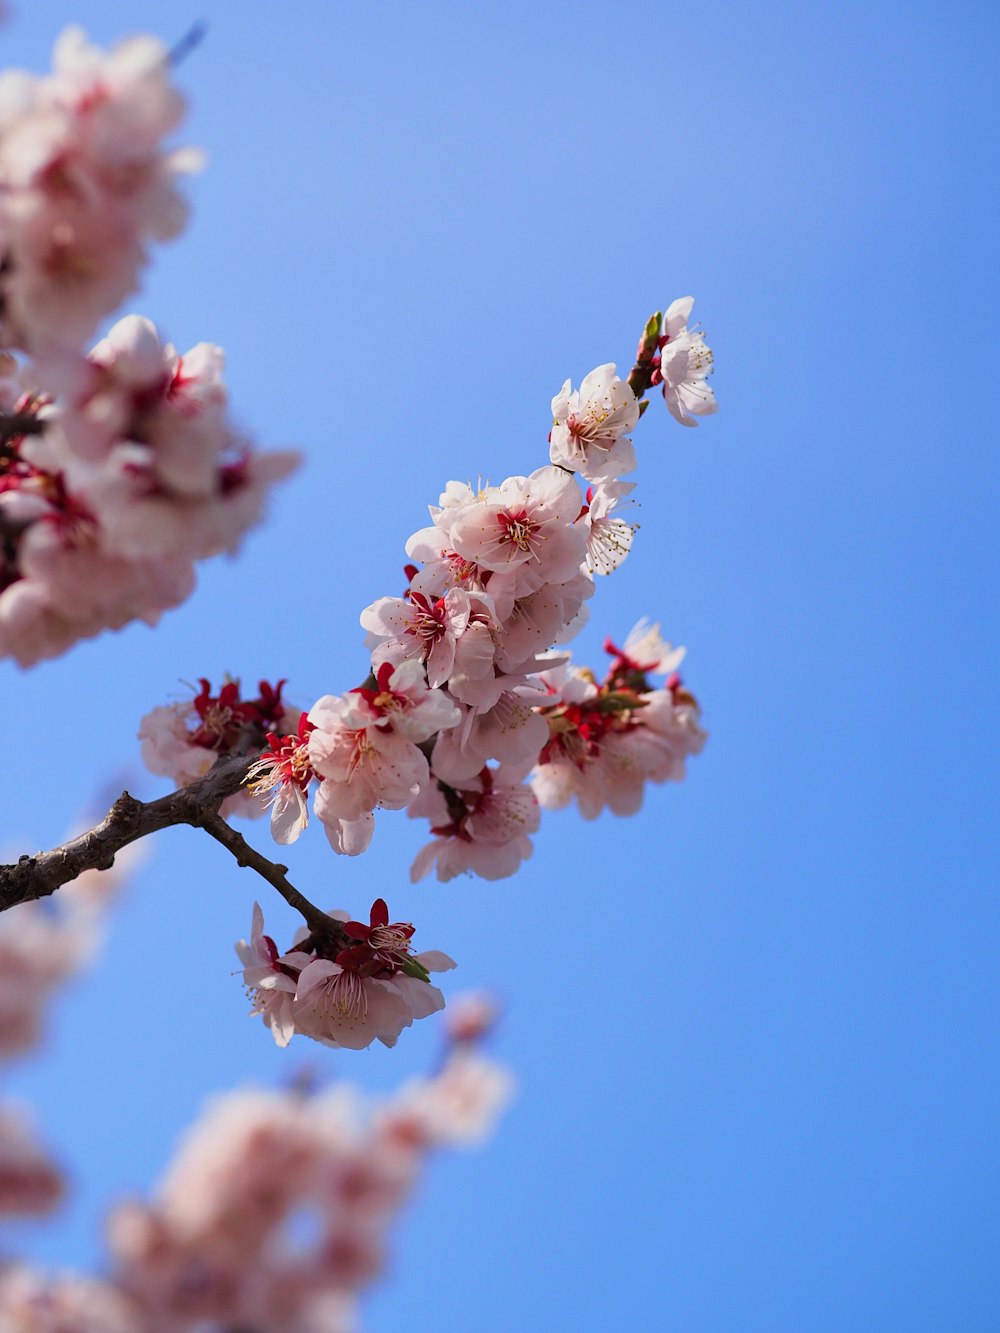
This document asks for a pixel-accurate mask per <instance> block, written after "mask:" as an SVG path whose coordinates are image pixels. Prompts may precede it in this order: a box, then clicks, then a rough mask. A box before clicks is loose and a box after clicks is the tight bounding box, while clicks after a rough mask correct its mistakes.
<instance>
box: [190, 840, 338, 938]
mask: <svg viewBox="0 0 1000 1333" xmlns="http://www.w3.org/2000/svg"><path fill="white" fill-rule="evenodd" d="M200 822H201V827H202V828H203V829H204V830H205V832H206V833H209V834H211V836H212V837H213V838H214V839H215V840H216V842H221V843H222V845H223V847H225V848H226V849H227V851H230V852H232V854H233V856H235V857H236V864H237V865H238V866H244V867H245V866H249V867H250V868H251V869H252V870H256V871H257V874H258V875H263V877H264V879H266V880H267V882H268V884H270V885H272V886H273V887H274V888H276V889H277V890H278V892H279V893H280V894H281V896H282V898H284V900H285V902H286V903H288V904H289V905H290V906H292V907H294V908H295V910H296V911H297V912H299V913H300V914H301V915H302V916H303V917H305V920H306V923H307V924H308V925H309V926H310V927H311V928H312V931H313V934H314V935H318V936H319V937H320V938H323V937H324V936H325V937H329V936H336V935H339V934H340V933H341V931H340V923H339V922H338V921H335V920H334V919H333V918H332V917H329V916H327V914H326V913H325V912H321V911H320V909H319V908H318V907H316V906H315V905H314V904H313V903H311V902H310V901H309V899H308V898H306V897H305V896H304V895H303V894H301V893H299V891H298V889H297V888H295V887H294V885H292V884H289V882H288V880H287V879H286V878H285V875H286V873H287V871H288V867H287V866H283V865H278V864H277V863H276V862H275V861H269V860H268V859H267V857H266V856H261V854H260V852H258V851H256V850H255V849H254V848H253V847H251V846H250V844H249V843H248V842H247V840H246V838H244V836H243V834H242V833H237V832H236V830H235V829H233V828H230V827H229V825H228V824H227V823H226V821H225V820H224V819H223V818H222V816H221V815H219V814H210V815H206V816H205V817H204V818H203V819H202V820H201V821H200Z"/></svg>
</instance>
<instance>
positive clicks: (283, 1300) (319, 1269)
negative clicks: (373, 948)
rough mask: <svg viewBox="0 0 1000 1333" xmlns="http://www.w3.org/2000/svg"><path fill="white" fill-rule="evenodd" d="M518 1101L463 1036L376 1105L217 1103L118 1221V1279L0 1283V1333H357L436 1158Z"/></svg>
mask: <svg viewBox="0 0 1000 1333" xmlns="http://www.w3.org/2000/svg"><path fill="white" fill-rule="evenodd" d="M480 1030H481V1028H477V1029H476V1030H475V1031H474V1032H473V1033H472V1036H473V1037H475V1036H478V1034H479V1031H480ZM510 1093H511V1083H510V1078H509V1076H508V1075H507V1073H506V1072H505V1071H504V1070H503V1069H502V1068H501V1067H500V1066H498V1065H496V1064H495V1063H494V1062H493V1061H491V1060H489V1059H487V1058H486V1057H485V1056H484V1055H482V1054H481V1053H480V1052H479V1051H478V1050H477V1049H476V1046H475V1044H474V1041H473V1040H470V1039H469V1037H468V1035H466V1034H462V1033H459V1032H456V1033H455V1035H454V1038H453V1041H452V1043H451V1046H450V1048H449V1052H448V1055H447V1058H446V1059H445V1060H444V1062H443V1064H442V1066H441V1068H440V1070H439V1071H438V1072H437V1073H436V1074H434V1075H432V1076H431V1077H428V1078H423V1079H419V1080H416V1081H414V1082H412V1083H410V1084H408V1085H406V1086H404V1087H403V1088H401V1089H400V1090H399V1091H398V1092H397V1093H396V1094H395V1095H393V1096H391V1097H389V1098H387V1099H385V1100H383V1101H381V1102H377V1103H366V1102H364V1101H363V1100H362V1099H361V1098H360V1097H359V1095H358V1094H357V1093H356V1091H355V1090H354V1089H353V1088H351V1087H350V1086H348V1085H344V1084H341V1085H338V1086H337V1087H335V1088H332V1089H330V1090H325V1091H318V1092H314V1093H309V1092H307V1091H305V1090H290V1091H264V1090H252V1089H248V1090H241V1091H236V1092H232V1093H229V1094H227V1095H225V1096H223V1097H219V1098H217V1099H216V1100H215V1101H213V1102H211V1103H210V1104H209V1106H208V1108H207V1109H206V1111H205V1113H204V1115H203V1117H202V1119H201V1120H200V1121H199V1122H198V1123H196V1124H195V1125H194V1126H193V1127H192V1128H191V1129H190V1130H189V1131H188V1134H187V1136H186V1138H185V1139H184V1141H183V1142H182V1144H181V1147H180V1150H179V1152H178V1154H177V1156H176V1157H175V1159H174V1161H173V1163H172V1164H171V1166H170V1167H169V1169H168V1171H167V1173H166V1175H165V1178H164V1179H163V1181H162V1184H161V1186H160V1189H159V1191H158V1193H157V1195H156V1197H155V1198H154V1199H153V1200H152V1201H151V1202H149V1203H143V1202H139V1201H129V1202H125V1203H122V1204H119V1205H118V1207H117V1208H116V1209H115V1210H114V1211H113V1213H112V1215H111V1218H110V1221H109V1225H108V1241H109V1247H110V1250H111V1255H112V1272H111V1276H110V1278H109V1279H108V1280H106V1281H103V1282H96V1281H93V1280H89V1279H84V1278H80V1277H75V1276H65V1275H64V1276H61V1277H59V1278H48V1277H46V1276H45V1275H43V1274H41V1273H39V1272H36V1271H35V1270H32V1269H30V1268H28V1267H27V1266H24V1265H15V1266H13V1267H11V1268H9V1269H7V1270H6V1271H5V1272H4V1273H3V1274H2V1275H0V1327H3V1328H12V1329H15V1328H16V1329H21V1328H24V1329H27V1330H31V1331H32V1333H62V1330H68V1329H81V1330H82V1329H93V1330H98V1329H99V1330H101V1333H209V1331H210V1330H214V1331H215V1333H222V1331H223V1330H227V1329H236V1328H253V1329H255V1330H258V1333H352V1331H353V1330H356V1329H357V1327H358V1325H357V1316H356V1310H357V1298H358V1296H359V1294H360V1293H361V1292H363V1291H364V1289H365V1288H367V1287H368V1286H369V1285H370V1284H371V1283H372V1281H373V1280H374V1279H375V1278H376V1277H377V1276H378V1275H379V1273H380V1272H381V1271H382V1269H383V1267H384V1264H385V1255H386V1243H387V1237H388V1233H389V1230H390V1228H391V1226H392V1224H393V1222H394V1220H395V1218H396V1216H397V1215H398V1213H399V1211H400V1209H401V1208H402V1207H403V1206H404V1205H405V1203H406V1202H407V1200H408V1199H409V1197H410V1196H411V1194H412V1192H413V1189H414V1186H415V1185H416V1183H417V1182H418V1180H419V1178H420V1175H421V1172H422V1169H423V1167H424V1165H425V1163H426V1162H427V1160H428V1158H429V1156H430V1155H431V1154H432V1153H433V1152H434V1151H435V1150H436V1149H438V1148H450V1147H462V1146H472V1145H474V1144H476V1143H478V1142H480V1141H481V1140H483V1139H484V1138H485V1137H487V1136H488V1134H489V1133H490V1132H491V1130H492V1128H493V1125H494V1123H495V1121H496V1119H497V1117H498V1115H499V1114H500V1112H501V1111H502V1110H503V1108H504V1106H505V1105H506V1103H507V1101H508V1100H509V1097H510Z"/></svg>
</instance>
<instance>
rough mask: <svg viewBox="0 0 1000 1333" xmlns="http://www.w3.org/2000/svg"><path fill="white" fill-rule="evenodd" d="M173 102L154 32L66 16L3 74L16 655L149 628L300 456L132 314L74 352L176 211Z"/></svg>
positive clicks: (6, 418)
mask: <svg viewBox="0 0 1000 1333" xmlns="http://www.w3.org/2000/svg"><path fill="white" fill-rule="evenodd" d="M183 109H184V102H183V98H182V97H181V95H180V93H179V92H178V91H177V90H176V89H175V88H174V87H173V86H172V84H171V83H170V79H169V61H168V58H167V52H166V50H165V48H164V47H163V46H162V45H161V44H160V43H159V42H157V41H156V40H155V39H153V38H147V37H137V38H132V39H130V40H129V41H126V42H123V43H121V44H120V45H119V46H117V47H116V48H115V49H114V50H112V51H111V52H108V53H105V52H102V51H100V50H99V49H98V48H97V47H94V46H92V45H90V44H89V43H88V42H87V41H86V38H85V37H84V35H83V33H82V32H80V30H78V29H71V30H69V31H68V32H66V33H64V34H63V36H62V37H61V38H60V39H59V41H58V42H57V44H56V49H55V56H54V69H53V72H52V74H51V75H50V76H48V77H47V78H36V77H34V76H32V75H30V74H27V73H25V72H23V71H9V72H7V73H5V74H3V75H0V347H4V348H6V349H8V350H6V351H5V352H3V353H2V354H0V657H13V658H14V659H15V660H16V661H17V662H19V663H20V664H21V665H22V666H30V665H32V664H33V663H34V662H37V661H38V660H40V659H42V658H46V657H52V656H55V655H57V654H59V653H62V652H64V651H65V650H66V649H67V648H69V647H71V646H72V645H73V644H74V643H75V642H77V641H78V640H80V639H85V638H88V637H91V636H93V635H95V634H97V633H99V632H101V631H102V630H104V629H120V628H121V627H122V626H124V625H126V624H128V623H129V622H130V621H132V620H142V621H145V622H146V623H148V624H155V623H156V622H157V620H158V619H159V617H160V616H161V615H162V614H163V612H164V611H166V610H168V609H169V608H171V607H174V606H177V605H178V604H179V603H180V602H182V601H184V600H185V599H186V598H187V597H188V596H189V595H190V593H191V591H192V589H193V587H194V583H195V566H196V563H197V562H198V561H200V560H204V559H206V558H208V557H209V556H213V555H216V554H218V553H220V552H232V551H234V550H235V549H236V548H237V546H238V545H239V542H240V540H241V539H242V537H243V535H244V533H245V532H246V531H247V530H248V529H249V528H250V527H251V526H252V525H253V524H255V523H256V522H257V521H258V520H259V518H260V517H261V514H262V511H263V508H264V503H265V499H266V495H267V492H268V489H269V488H270V486H271V485H272V484H273V483H275V482H277V481H279V480H281V479H282V478H283V477H285V476H286V475H287V474H288V473H289V472H290V471H291V470H292V469H293V468H294V467H295V465H296V463H297V455H296V454H294V453H292V452H291V451H285V450H276V451H270V452H259V451H257V450H255V449H254V448H253V447H252V446H251V444H250V441H249V440H248V438H247V437H246V435H245V434H244V433H243V432H241V431H240V430H238V429H237V428H236V427H235V426H234V425H233V423H232V422H231V421H230V419H229V413H228V408H227V394H226V388H225V385H224V383H223V379H222V367H223V353H222V350H221V348H219V347H216V346H214V345H212V344H209V343H199V344H197V346H195V347H193V348H192V349H191V350H190V351H188V352H186V353H184V354H183V355H179V354H178V353H177V351H176V350H175V349H174V347H173V346H172V345H171V344H169V343H167V342H164V341H163V340H162V339H161V337H160V335H159V333H158V332H157V330H156V328H155V327H154V325H153V324H152V323H151V322H150V321H149V320H148V319H145V318H142V317H140V316H138V315H129V316H126V317H125V318H124V319H120V320H119V321H118V322H117V323H116V324H114V326H113V327H112V328H111V329H110V330H109V331H108V333H107V335H106V336H105V337H103V338H102V339H100V341H98V342H97V343H96V344H95V345H94V346H93V347H92V348H91V349H90V351H89V352H86V351H85V350H84V347H85V344H86V342H87V341H89V339H90V338H91V337H92V336H93V334H94V332H95V330H96V328H97V325H98V324H99V322H100V321H101V320H102V319H103V318H104V317H105V316H106V315H108V314H109V313H111V312H112V311H113V310H114V309H115V308H116V306H118V305H119V303H120V302H121V301H122V300H123V299H124V298H125V297H126V296H127V295H128V294H129V293H130V292H132V291H133V290H134V289H135V287H136V285H137V282H138V275H139V273H140V271H141V268H142V266H143V264H144V263H145V260H146V246H147V243H148V242H149V241H150V240H154V239H166V238H167V237H168V236H172V235H174V234H175V233H176V232H177V231H178V230H180V228H181V226H182V225H183V222H184V218H185V215H186V209H185V206H184V203H183V200H182V198H181V196H180V194H179V193H178V190H177V178H178V177H179V176H180V175H181V174H183V173H184V172H186V171H189V170H190V169H191V168H192V166H193V165H194V163H195V160H196V155H193V154H192V153H191V152H189V151H168V150H166V149H165V148H164V147H163V140H164V138H165V137H166V136H167V135H169V134H170V133H171V132H172V131H173V129H174V128H175V127H176V125H177V124H178V122H179V120H180V118H181V115H182V113H183Z"/></svg>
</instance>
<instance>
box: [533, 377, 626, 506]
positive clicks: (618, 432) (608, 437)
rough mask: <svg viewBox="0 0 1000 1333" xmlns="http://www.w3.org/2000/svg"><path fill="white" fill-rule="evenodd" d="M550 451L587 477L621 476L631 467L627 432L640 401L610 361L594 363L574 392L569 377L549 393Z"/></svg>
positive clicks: (601, 479)
mask: <svg viewBox="0 0 1000 1333" xmlns="http://www.w3.org/2000/svg"><path fill="white" fill-rule="evenodd" d="M552 417H553V422H552V434H551V435H550V437H549V442H550V447H549V457H550V458H551V459H552V462H553V463H558V464H559V465H560V466H561V467H565V468H569V470H570V471H571V472H579V473H580V474H581V475H582V476H584V477H586V478H587V479H588V480H589V481H605V480H611V479H613V478H615V477H620V476H621V475H622V473H623V472H631V471H632V470H633V469H634V468H635V450H634V449H633V448H632V441H631V440H630V439H629V438H628V432H629V431H630V430H632V428H633V427H634V426H635V424H636V422H637V421H638V420H639V403H638V401H637V399H636V396H635V394H634V393H633V392H632V390H631V388H630V387H629V385H628V384H626V383H624V382H623V381H622V380H620V379H619V378H618V376H617V375H616V374H615V367H614V365H606V366H598V367H597V369H596V370H592V371H591V372H590V374H589V375H587V376H585V377H584V380H583V383H582V384H581V385H580V388H579V390H577V391H576V392H575V393H574V392H573V391H572V390H571V388H570V381H569V380H567V381H566V382H565V384H564V385H563V386H562V388H561V389H560V391H559V393H557V394H556V396H555V398H553V399H552Z"/></svg>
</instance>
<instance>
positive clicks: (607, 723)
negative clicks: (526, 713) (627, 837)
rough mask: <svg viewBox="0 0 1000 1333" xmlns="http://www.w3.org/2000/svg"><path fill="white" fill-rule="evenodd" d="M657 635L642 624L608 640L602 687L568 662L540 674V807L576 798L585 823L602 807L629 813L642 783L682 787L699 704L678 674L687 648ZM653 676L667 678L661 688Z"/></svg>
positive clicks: (697, 735) (701, 736)
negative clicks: (543, 731)
mask: <svg viewBox="0 0 1000 1333" xmlns="http://www.w3.org/2000/svg"><path fill="white" fill-rule="evenodd" d="M659 631H660V627H659V626H658V625H652V626H650V625H647V624H646V623H644V622H640V624H638V625H637V626H636V627H635V629H634V630H633V631H632V632H631V633H630V634H629V636H628V638H627V639H626V640H625V646H624V648H616V647H615V645H614V644H613V643H611V641H610V640H609V641H608V642H607V643H606V644H605V648H606V649H607V651H608V652H609V653H611V655H612V658H613V660H612V663H611V666H610V667H609V668H608V671H607V674H606V675H605V678H604V680H603V681H601V682H600V684H598V682H597V680H596V679H595V677H594V674H593V672H592V671H590V670H589V669H588V668H586V667H583V668H580V667H577V668H573V667H571V666H570V665H569V664H568V663H563V664H561V665H560V666H558V667H555V668H554V669H553V670H551V671H548V672H546V673H545V674H544V680H545V683H546V685H547V686H548V688H549V690H550V691H551V697H550V701H549V702H548V703H547V704H546V706H545V708H543V709H542V716H543V717H544V718H545V720H546V722H547V724H548V729H549V738H548V741H547V743H546V745H545V747H544V748H543V750H542V752H541V755H540V756H539V760H538V764H537V766H536V767H535V770H534V772H533V773H532V775H531V786H532V789H533V791H534V793H535V795H536V796H537V797H538V800H539V803H540V804H541V805H542V806H543V807H544V808H545V809H548V810H558V809H561V808H562V807H563V806H566V805H569V804H570V803H571V802H572V801H575V802H576V804H577V807H578V808H579V811H580V813H581V814H582V815H583V817H584V819H595V818H596V817H597V815H599V814H600V813H601V811H602V810H604V809H609V810H611V811H612V813H614V814H616V815H633V814H635V813H636V811H637V810H638V809H639V807H640V806H641V805H642V800H643V794H644V790H645V784H646V783H647V782H654V783H661V782H679V781H680V780H681V778H683V776H684V766H685V761H686V759H687V758H688V756H689V755H694V754H698V753H699V751H700V750H701V748H702V746H703V745H704V743H705V732H704V731H703V730H702V728H701V726H700V725H699V721H698V719H699V709H698V704H697V701H696V700H695V698H694V696H693V695H692V694H691V693H689V692H688V691H687V690H686V689H685V688H684V686H683V683H682V681H681V677H680V675H679V674H678V673H677V667H678V666H680V664H681V661H682V660H683V658H684V649H683V648H674V647H673V646H672V645H671V644H669V643H666V642H665V641H664V640H663V639H662V638H661V636H660V632H659ZM651 674H656V675H665V676H667V677H668V679H667V681H666V686H665V688H662V689H654V688H653V687H652V686H651V685H650V684H649V680H648V677H649V675H651Z"/></svg>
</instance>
